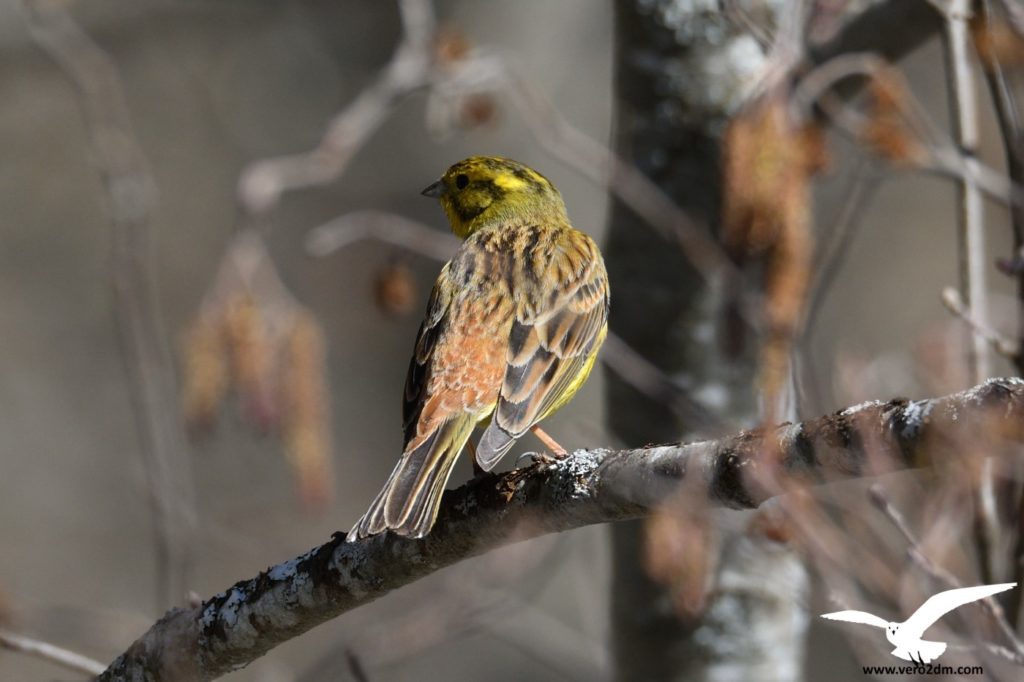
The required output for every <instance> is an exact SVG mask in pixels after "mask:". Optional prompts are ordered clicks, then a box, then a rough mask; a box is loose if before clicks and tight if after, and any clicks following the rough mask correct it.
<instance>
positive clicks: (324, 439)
mask: <svg viewBox="0 0 1024 682" xmlns="http://www.w3.org/2000/svg"><path fill="white" fill-rule="evenodd" d="M325 355H326V353H325V350H324V339H323V332H322V331H321V329H320V325H319V324H318V323H317V321H316V320H315V319H314V317H313V316H312V315H310V314H309V313H300V314H298V315H296V316H295V323H294V326H293V327H292V329H291V332H290V333H289V335H288V343H287V348H286V350H285V365H284V372H283V374H282V381H281V384H282V385H281V393H282V403H283V405H284V441H285V450H286V452H287V454H288V462H289V464H290V465H291V467H292V470H293V471H294V472H295V477H296V480H297V481H298V490H299V499H300V500H302V503H303V506H304V507H305V508H306V509H309V510H311V511H318V510H321V509H324V508H325V507H327V506H329V505H330V504H331V502H332V501H333V498H334V471H333V466H332V452H331V437H330V423H329V421H328V419H329V407H328V397H327V396H328V391H327V385H326V383H325V379H324V377H325V376H326V364H327V363H326V360H325Z"/></svg>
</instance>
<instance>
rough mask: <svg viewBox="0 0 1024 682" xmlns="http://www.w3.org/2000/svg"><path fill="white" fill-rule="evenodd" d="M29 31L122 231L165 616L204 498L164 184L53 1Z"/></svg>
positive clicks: (134, 398)
mask: <svg viewBox="0 0 1024 682" xmlns="http://www.w3.org/2000/svg"><path fill="white" fill-rule="evenodd" d="M24 2H25V9H26V15H27V18H28V24H29V32H30V33H31V35H32V38H33V39H34V40H35V41H36V43H37V44H38V45H39V47H40V48H41V49H42V50H43V51H44V52H45V53H46V54H47V55H48V56H49V57H50V58H51V59H52V60H53V61H54V62H55V63H56V64H57V66H58V67H59V68H60V69H61V71H63V72H64V75H65V76H66V77H67V78H68V80H69V81H70V82H71V84H72V85H73V86H74V87H75V89H76V90H77V92H78V98H79V104H80V105H81V107H82V113H83V115H84V118H85V125H86V128H87V130H88V133H89V141H90V144H91V151H92V154H93V157H94V159H95V162H96V166H97V170H98V171H99V175H100V177H101V179H102V181H103V185H104V188H105V189H106V192H107V202H108V207H109V211H110V221H111V225H112V227H113V235H112V236H113V258H112V265H113V271H114V277H113V288H114V298H115V312H116V321H117V324H118V327H119V329H118V331H119V332H120V340H121V343H122V344H123V348H124V362H125V369H126V372H127V374H128V387H129V391H130V394H131V396H130V397H131V404H132V406H133V408H134V409H133V411H134V416H135V421H136V425H137V429H138V434H139V439H140V441H141V442H140V450H141V454H142V459H143V464H144V466H145V469H146V477H147V479H148V481H147V482H148V486H149V495H150V504H151V505H152V508H153V523H154V527H155V534H156V538H157V552H156V571H157V584H158V587H159V590H160V593H159V596H158V599H157V602H158V606H159V607H161V608H162V607H164V606H166V604H167V603H178V602H179V601H180V599H181V595H182V594H184V592H185V583H186V581H187V573H188V569H189V566H190V563H191V560H192V540H193V537H192V536H193V534H194V533H193V529H194V526H195V516H196V511H195V503H194V498H195V493H194V491H193V489H192V473H191V470H190V468H189V461H188V458H186V457H184V456H183V454H184V443H183V441H182V437H181V431H180V427H179V424H178V420H177V417H176V415H177V405H178V397H177V389H176V387H175V385H174V364H173V361H172V359H171V351H170V348H169V347H168V344H167V340H166V339H167V334H166V333H165V332H164V330H163V328H162V325H161V322H160V312H159V310H160V308H159V302H158V298H157V287H156V282H155V280H154V277H153V273H154V272H156V268H155V267H154V266H153V264H152V257H151V256H152V253H151V252H152V248H151V243H150V242H151V237H152V224H151V216H152V213H153V210H154V208H155V204H156V182H155V181H154V179H153V177H152V174H151V173H150V171H149V169H148V167H147V164H146V160H145V156H144V154H143V152H142V149H141V147H140V145H139V142H138V140H137V138H136V135H135V131H134V127H133V126H132V121H131V116H130V114H129V110H128V104H127V102H126V99H125V94H124V89H123V88H122V86H121V81H120V76H119V74H118V71H117V67H116V65H115V64H114V62H113V61H112V60H111V59H110V56H109V55H108V54H107V53H106V52H104V51H103V50H102V49H101V48H100V46H99V45H97V44H96V42H95V41H93V39H92V38H91V37H90V36H89V35H88V34H87V33H85V31H83V30H82V28H81V27H80V26H79V25H78V24H77V23H75V20H74V19H73V17H72V16H71V14H70V13H69V12H68V10H67V8H66V6H65V3H61V2H56V1H54V0H24Z"/></svg>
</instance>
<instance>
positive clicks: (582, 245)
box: [477, 230, 608, 470]
mask: <svg viewBox="0 0 1024 682" xmlns="http://www.w3.org/2000/svg"><path fill="white" fill-rule="evenodd" d="M562 236H563V237H565V238H567V239H570V240H571V245H570V246H565V245H562V244H558V243H556V245H555V247H554V248H553V249H552V252H551V254H550V258H551V262H550V263H549V264H548V266H547V267H546V268H545V269H544V270H543V272H542V273H541V276H540V277H537V276H536V274H534V276H533V277H532V278H531V277H525V276H524V277H523V278H522V279H521V280H520V282H519V283H520V284H521V285H525V287H524V288H525V289H526V290H525V291H523V292H519V293H520V296H519V303H518V305H517V306H516V310H515V320H514V321H513V323H512V328H511V331H510V333H509V343H508V354H507V358H506V362H507V368H506V370H505V376H504V379H503V381H502V384H501V390H500V392H499V396H498V404H497V406H496V408H495V410H494V414H493V416H492V420H491V424H490V426H488V427H487V430H486V431H485V432H484V435H483V437H482V438H481V440H480V445H479V446H478V448H477V463H478V464H479V465H480V466H481V467H482V468H484V469H485V470H490V469H492V468H493V467H494V465H495V464H497V462H498V460H499V459H501V457H502V456H503V455H504V454H505V453H506V452H507V451H508V450H509V448H511V447H512V444H513V443H514V442H515V440H516V439H517V438H519V437H521V436H522V435H523V434H524V433H526V431H527V430H529V429H530V427H532V426H533V425H534V424H536V423H537V422H539V421H540V420H541V419H543V418H544V417H546V416H547V415H548V414H550V413H551V412H552V411H554V409H557V408H558V407H560V406H561V402H564V398H565V396H566V393H567V391H568V390H569V389H570V388H571V387H572V385H573V383H574V382H575V381H577V380H578V379H579V377H580V375H581V373H583V372H585V371H587V370H588V369H589V363H590V362H591V357H590V356H591V355H592V351H594V350H596V347H597V346H598V345H600V343H601V341H602V340H603V338H604V334H605V331H606V330H607V322H608V278H607V274H606V272H605V269H604V263H603V261H602V260H601V256H600V253H599V252H598V250H597V247H596V245H594V244H593V242H592V241H590V239H589V238H588V237H586V236H584V235H582V233H579V232H576V231H575V230H573V231H572V232H571V233H565V234H563V235H562ZM533 260H534V261H536V257H534V259H533ZM544 273H549V274H553V275H555V276H556V277H557V279H556V281H557V283H558V284H557V288H556V293H557V295H552V293H551V292H549V291H545V290H544V289H545V287H543V286H542V283H543V282H544V277H545V275H544ZM531 284H532V286H531Z"/></svg>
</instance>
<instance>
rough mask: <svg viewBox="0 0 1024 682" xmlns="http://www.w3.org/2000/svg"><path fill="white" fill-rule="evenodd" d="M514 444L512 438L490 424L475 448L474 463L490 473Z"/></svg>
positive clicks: (492, 423)
mask: <svg viewBox="0 0 1024 682" xmlns="http://www.w3.org/2000/svg"><path fill="white" fill-rule="evenodd" d="M515 442H516V439H515V438H514V437H512V436H510V435H509V434H507V433H505V432H504V431H502V430H501V427H499V426H497V425H496V424H495V423H494V422H491V425H490V426H488V427H487V430H486V431H484V435H483V436H482V437H481V438H480V443H479V444H478V445H477V446H476V463H477V464H478V465H480V468H481V469H483V470H484V471H490V470H491V469H493V468H494V467H495V465H496V464H497V463H498V462H499V461H501V458H502V457H504V456H505V453H507V452H508V451H509V450H511V449H512V446H513V445H515Z"/></svg>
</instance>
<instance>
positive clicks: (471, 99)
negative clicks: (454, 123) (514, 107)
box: [459, 92, 498, 128]
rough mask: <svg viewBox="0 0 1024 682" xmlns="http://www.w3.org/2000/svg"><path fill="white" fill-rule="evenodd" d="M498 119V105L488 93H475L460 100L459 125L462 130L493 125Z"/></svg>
mask: <svg viewBox="0 0 1024 682" xmlns="http://www.w3.org/2000/svg"><path fill="white" fill-rule="evenodd" d="M497 118H498V105H497V102H496V101H495V99H494V96H493V95H492V94H491V93H489V92H477V93H473V94H470V95H466V96H465V97H463V98H462V101H461V103H460V107H459V124H460V125H461V126H462V127H463V128H478V127H480V126H483V125H490V124H493V123H494V122H495V121H496V120H497Z"/></svg>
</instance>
